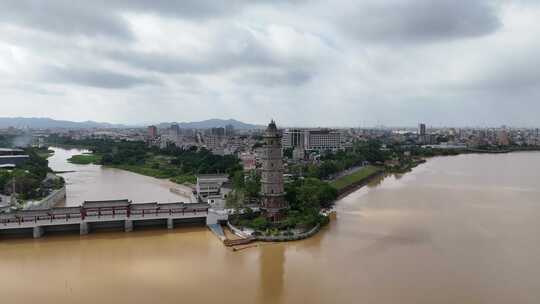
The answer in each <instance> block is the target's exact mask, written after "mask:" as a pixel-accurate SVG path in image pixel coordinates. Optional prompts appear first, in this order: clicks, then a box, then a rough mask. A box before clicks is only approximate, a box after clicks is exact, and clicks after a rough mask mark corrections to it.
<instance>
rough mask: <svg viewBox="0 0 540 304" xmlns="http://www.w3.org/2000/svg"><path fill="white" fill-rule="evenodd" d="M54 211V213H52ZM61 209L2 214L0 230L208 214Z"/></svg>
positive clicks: (202, 211)
mask: <svg viewBox="0 0 540 304" xmlns="http://www.w3.org/2000/svg"><path fill="white" fill-rule="evenodd" d="M53 211H54V212H53ZM61 211H62V210H61V209H56V210H55V209H51V210H43V211H40V212H36V211H32V212H28V213H26V212H24V211H23V212H18V213H13V214H9V213H7V214H2V215H1V216H0V229H1V228H2V227H7V226H28V225H31V224H32V223H33V224H36V225H37V224H53V223H54V224H62V223H68V224H69V223H80V222H85V221H93V220H111V219H117V220H126V219H141V218H168V217H178V216H204V215H207V214H208V207H199V208H190V207H181V208H160V207H158V208H146V209H144V208H130V207H127V208H126V207H123V208H111V207H103V208H80V211H78V212H74V211H73V210H69V211H65V212H63V213H62V212H61Z"/></svg>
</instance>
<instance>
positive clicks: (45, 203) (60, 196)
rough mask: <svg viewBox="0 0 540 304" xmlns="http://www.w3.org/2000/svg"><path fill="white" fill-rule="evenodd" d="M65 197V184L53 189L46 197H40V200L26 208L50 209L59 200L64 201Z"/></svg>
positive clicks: (59, 201)
mask: <svg viewBox="0 0 540 304" xmlns="http://www.w3.org/2000/svg"><path fill="white" fill-rule="evenodd" d="M65 199H66V186H65V185H64V186H63V187H62V188H60V189H57V190H53V191H52V192H51V194H49V195H48V196H47V197H46V198H44V199H42V200H41V202H39V203H37V204H35V205H31V206H28V207H27V208H26V210H44V209H51V208H52V207H54V206H56V205H58V204H59V203H61V202H64V201H65Z"/></svg>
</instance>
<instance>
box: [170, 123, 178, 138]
mask: <svg viewBox="0 0 540 304" xmlns="http://www.w3.org/2000/svg"><path fill="white" fill-rule="evenodd" d="M169 133H170V135H171V136H173V137H174V138H178V136H179V135H180V126H178V124H172V125H171V128H170V129H169Z"/></svg>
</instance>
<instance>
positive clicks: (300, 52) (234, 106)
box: [0, 0, 540, 126]
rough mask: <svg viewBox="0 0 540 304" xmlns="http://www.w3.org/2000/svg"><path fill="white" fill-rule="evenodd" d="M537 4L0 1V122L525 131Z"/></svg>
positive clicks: (533, 83) (537, 63)
mask: <svg viewBox="0 0 540 304" xmlns="http://www.w3.org/2000/svg"><path fill="white" fill-rule="evenodd" d="M539 2H540V1H536V0H515V1H512V0H505V1H502V0H501V1H498V0H493V1H487V0H332V1H328V0H289V1H287V0H273V1H272V0H227V1H216V0H182V1H173V0H170V1H169V0H152V1H151V0H107V1H106V0H92V1H74V0H47V1H43V0H0V8H1V9H0V116H24V117H51V118H56V119H68V120H76V121H82V120H96V121H107V122H114V123H147V122H159V121H195V120H202V119H208V118H235V119H239V120H243V121H246V122H251V123H264V122H266V121H268V120H269V119H270V118H275V119H276V120H277V121H278V123H280V124H281V125H289V126H292V125H298V126H300V125H305V126H372V125H380V124H384V125H393V126H396V125H410V126H413V125H416V124H417V123H418V122H420V121H423V122H426V123H428V124H429V125H432V126H442V125H461V126H486V125H502V124H507V125H513V126H539V125H540V22H538V20H540V3H539ZM537 3H538V4H537Z"/></svg>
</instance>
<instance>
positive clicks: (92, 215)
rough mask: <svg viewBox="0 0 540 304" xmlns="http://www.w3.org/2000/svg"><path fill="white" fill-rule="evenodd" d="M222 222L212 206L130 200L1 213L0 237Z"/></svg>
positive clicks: (82, 233) (87, 202)
mask: <svg viewBox="0 0 540 304" xmlns="http://www.w3.org/2000/svg"><path fill="white" fill-rule="evenodd" d="M217 220H221V218H220V217H219V216H216V215H214V214H213V212H212V210H211V209H210V208H209V205H208V204H204V203H193V204H191V203H190V204H186V203H183V202H178V203H155V202H154V203H136V204H134V203H132V202H131V201H130V200H127V199H125V200H111V201H85V202H84V203H83V204H82V205H81V206H79V207H58V208H51V209H45V210H25V211H16V212H10V213H0V234H18V233H19V234H27V233H28V234H29V233H31V234H32V235H33V237H34V238H39V237H41V236H42V235H43V234H44V233H47V232H49V231H50V232H53V231H74V230H78V232H79V233H80V234H81V235H84V234H88V233H89V232H91V231H93V230H99V229H115V228H116V229H118V228H120V229H123V230H125V231H126V232H130V231H132V230H133V229H134V228H136V227H140V226H151V225H157V226H165V225H166V227H167V228H169V229H172V228H174V225H175V224H179V223H190V222H197V223H198V222H201V223H203V224H208V225H211V224H215V223H217Z"/></svg>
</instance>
